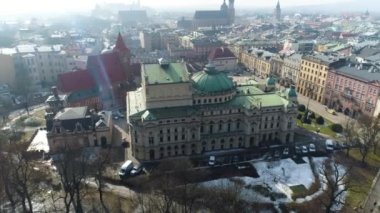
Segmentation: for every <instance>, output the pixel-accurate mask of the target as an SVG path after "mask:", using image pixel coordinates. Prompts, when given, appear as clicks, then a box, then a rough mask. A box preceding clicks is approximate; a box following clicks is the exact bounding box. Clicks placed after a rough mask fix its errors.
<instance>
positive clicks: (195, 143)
mask: <svg viewBox="0 0 380 213" xmlns="http://www.w3.org/2000/svg"><path fill="white" fill-rule="evenodd" d="M141 75H142V76H141V77H142V79H143V82H142V87H141V89H138V90H136V91H133V92H129V93H128V94H127V103H128V105H127V122H128V125H129V134H130V135H131V145H132V155H133V156H134V157H135V158H137V159H138V160H141V161H156V160H161V159H166V158H172V157H188V156H197V157H204V158H207V156H208V152H212V153H213V154H212V155H217V156H218V155H224V156H228V155H229V156H232V155H236V154H237V153H244V152H249V151H252V150H259V149H260V147H268V146H270V145H273V144H277V145H290V144H291V143H293V142H294V130H295V127H296V124H295V120H294V117H295V116H296V114H297V105H296V103H295V101H296V93H295V91H294V90H293V91H290V90H289V92H288V94H284V95H283V96H282V95H279V94H276V93H265V92H263V91H262V90H260V89H259V88H258V87H256V86H255V82H247V83H246V84H244V85H239V86H237V84H235V83H234V82H233V81H232V79H230V78H229V77H228V76H227V75H226V74H225V73H224V72H219V71H217V70H215V67H214V66H212V65H211V64H209V65H207V66H206V67H205V69H204V70H203V71H199V72H196V73H194V74H191V73H189V72H188V70H187V68H186V65H185V64H184V63H168V62H166V61H160V63H159V64H144V65H143V66H142V72H141ZM274 84H275V81H274V79H268V81H267V86H269V87H274ZM285 97H290V99H286V98H285Z"/></svg>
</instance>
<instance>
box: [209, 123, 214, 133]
mask: <svg viewBox="0 0 380 213" xmlns="http://www.w3.org/2000/svg"><path fill="white" fill-rule="evenodd" d="M209 128H210V129H209V130H210V131H209V132H210V134H212V133H213V132H214V122H212V121H211V122H210V127H209Z"/></svg>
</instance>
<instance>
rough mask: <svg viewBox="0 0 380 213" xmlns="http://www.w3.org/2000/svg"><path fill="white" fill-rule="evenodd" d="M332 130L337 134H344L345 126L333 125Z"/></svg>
mask: <svg viewBox="0 0 380 213" xmlns="http://www.w3.org/2000/svg"><path fill="white" fill-rule="evenodd" d="M330 129H331V130H332V131H334V132H336V133H342V132H343V126H342V125H340V124H331V126H330Z"/></svg>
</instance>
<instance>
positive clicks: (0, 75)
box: [0, 52, 16, 87]
mask: <svg viewBox="0 0 380 213" xmlns="http://www.w3.org/2000/svg"><path fill="white" fill-rule="evenodd" d="M0 64H1V67H0V84H7V85H9V86H11V87H12V86H14V83H15V77H16V69H15V65H14V63H13V59H12V56H10V55H3V54H1V52H0Z"/></svg>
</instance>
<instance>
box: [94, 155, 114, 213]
mask: <svg viewBox="0 0 380 213" xmlns="http://www.w3.org/2000/svg"><path fill="white" fill-rule="evenodd" d="M109 161H110V149H106V150H102V151H101V152H100V153H99V154H98V155H97V159H96V161H95V162H94V163H93V164H92V166H93V169H94V177H95V182H96V185H97V191H98V194H99V200H100V203H101V205H102V207H103V209H104V211H105V212H107V213H108V212H109V210H108V208H107V206H106V204H105V202H104V198H103V195H104V192H103V188H104V187H105V180H104V175H105V171H106V166H107V164H108V163H109Z"/></svg>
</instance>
